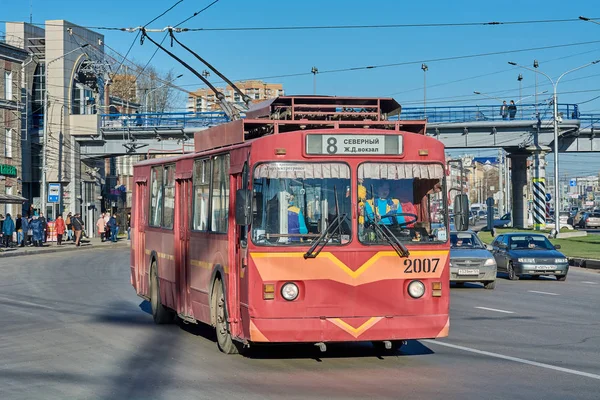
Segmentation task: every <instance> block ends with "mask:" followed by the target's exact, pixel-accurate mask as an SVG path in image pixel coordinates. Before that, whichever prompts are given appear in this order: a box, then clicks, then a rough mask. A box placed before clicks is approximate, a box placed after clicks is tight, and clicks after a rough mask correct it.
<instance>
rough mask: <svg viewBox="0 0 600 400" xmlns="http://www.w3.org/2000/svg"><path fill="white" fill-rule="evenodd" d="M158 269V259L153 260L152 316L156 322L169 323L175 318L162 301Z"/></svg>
mask: <svg viewBox="0 0 600 400" xmlns="http://www.w3.org/2000/svg"><path fill="white" fill-rule="evenodd" d="M156 270H157V266H156V261H152V265H151V266H150V305H151V307H152V318H153V319H154V322H155V323H156V324H168V323H170V322H171V321H172V320H173V318H172V315H171V313H170V312H169V310H168V309H167V308H166V307H165V306H164V305H162V303H161V300H160V288H159V283H158V273H157V272H156Z"/></svg>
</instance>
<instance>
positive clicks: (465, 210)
mask: <svg viewBox="0 0 600 400" xmlns="http://www.w3.org/2000/svg"><path fill="white" fill-rule="evenodd" d="M454 226H455V227H456V230H457V231H466V230H467V229H469V197H468V196H467V195H466V194H457V195H456V197H454Z"/></svg>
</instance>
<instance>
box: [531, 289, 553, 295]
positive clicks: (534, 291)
mask: <svg viewBox="0 0 600 400" xmlns="http://www.w3.org/2000/svg"><path fill="white" fill-rule="evenodd" d="M528 292H529V293H539V294H549V295H550V296H560V294H558V293H550V292H540V291H538V290H528Z"/></svg>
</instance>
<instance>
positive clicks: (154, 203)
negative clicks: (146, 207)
mask: <svg viewBox="0 0 600 400" xmlns="http://www.w3.org/2000/svg"><path fill="white" fill-rule="evenodd" d="M162 209H163V167H162V165H161V166H159V167H152V172H151V182H150V218H149V221H148V222H149V224H150V226H160V225H161V223H162Z"/></svg>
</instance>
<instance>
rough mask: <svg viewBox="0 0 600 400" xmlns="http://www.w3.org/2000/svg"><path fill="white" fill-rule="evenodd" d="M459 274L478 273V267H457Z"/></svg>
mask: <svg viewBox="0 0 600 400" xmlns="http://www.w3.org/2000/svg"><path fill="white" fill-rule="evenodd" d="M458 274H459V275H479V270H478V269H459V270H458Z"/></svg>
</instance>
